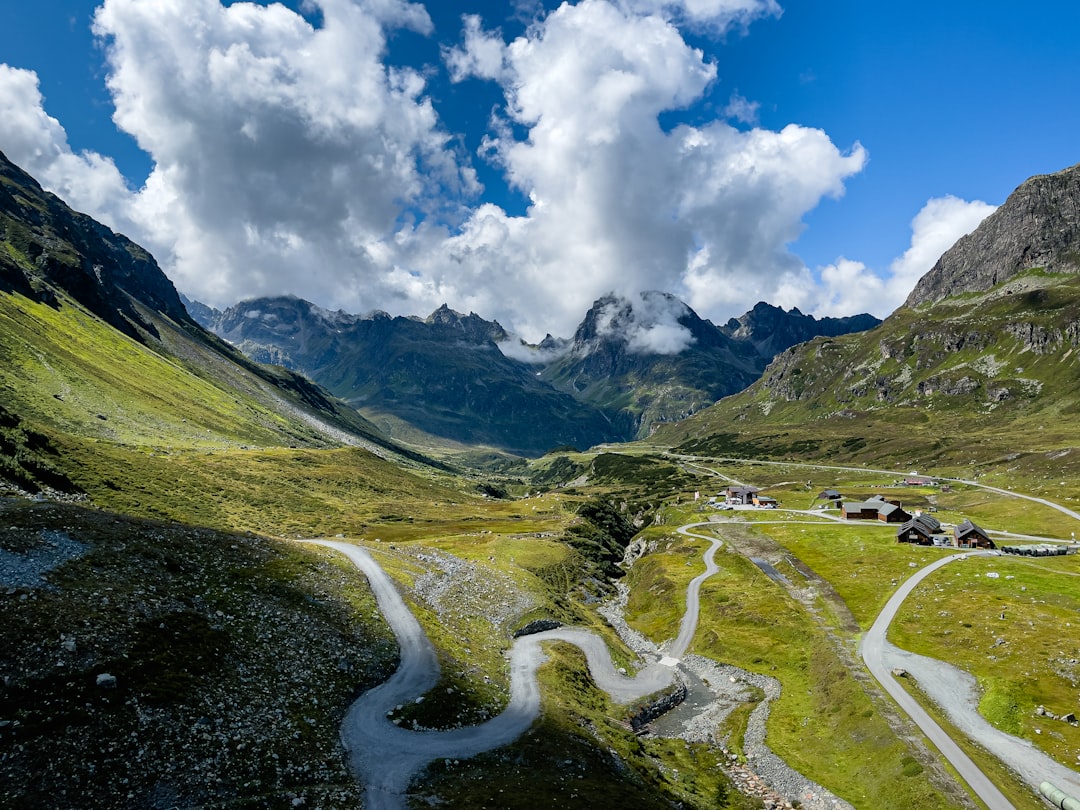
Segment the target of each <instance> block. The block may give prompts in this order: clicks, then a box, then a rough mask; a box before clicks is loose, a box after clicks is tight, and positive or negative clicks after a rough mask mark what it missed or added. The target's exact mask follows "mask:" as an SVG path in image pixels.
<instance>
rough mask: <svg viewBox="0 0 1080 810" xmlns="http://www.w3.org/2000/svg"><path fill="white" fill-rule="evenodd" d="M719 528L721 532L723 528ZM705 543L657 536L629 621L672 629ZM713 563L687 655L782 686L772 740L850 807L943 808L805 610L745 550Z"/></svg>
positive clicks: (653, 630)
mask: <svg viewBox="0 0 1080 810" xmlns="http://www.w3.org/2000/svg"><path fill="white" fill-rule="evenodd" d="M727 530H728V531H740V530H741V531H745V529H739V528H737V527H731V528H728V529H727ZM716 531H718V532H719V533H720V536H721V537H723V535H724V531H725V529H724V528H722V527H718V528H717V529H716ZM703 545H704V544H703V543H700V542H696V543H690V542H686V540H685V539H683V538H679V539H678V540H671V545H670V547H668V545H667V544H666V543H664V542H661V543H660V545H659V547H658V548H657V552H656V553H655V554H653V555H649V556H647V557H645V558H643V560H641V561H640V562H639V563H638V564H637V565H636V566H635V569H637V568H638V567H640V569H641V571H640V573H638V571H636V570H635V571H634V572H633V573H632V574H631V584H632V585H633V586H634V587H633V596H632V599H631V603H630V606H629V610H628V619H629V620H630V622H631V624H632V625H633V626H634V627H635V628H636V629H638V630H641V631H642V632H645V633H646V634H647V635H649V636H650V637H652V638H653V639H654V640H661V639H663V638H669V637H672V636H674V635H675V633H676V632H677V621H678V618H679V616H680V615H681V613H680V610H679V609H678V608H676V607H674V606H676V605H678V603H679V600H680V598H681V597H680V591H681V592H685V582H686V581H687V580H688V579H690V578H692V577H693V576H694V575H696V574H697V573H700V571H701V570H702V565H701V563H700V558H699V555H700V551H701V549H702V547H703ZM692 555H693V556H692ZM694 556H698V559H697V560H696V561H694V559H693V557H694ZM716 560H717V563H718V565H719V567H720V571H719V572H718V573H717V574H716V575H714V576H713V577H711V578H710V579H708V580H706V582H705V584H704V585H703V587H702V592H701V596H702V615H701V623H700V625H699V631H698V634H697V636H696V637H695V640H694V643H693V645H692V651H694V652H697V653H699V654H701V655H705V656H707V657H709V658H712V659H714V660H717V661H721V662H725V663H731V664H734V665H736V666H739V667H742V668H744V669H748V670H750V671H753V672H759V673H762V674H766V675H771V676H773V677H775V678H777V679H778V680H779V681H780V682H781V684H782V685H783V690H784V691H783V694H782V696H781V698H780V699H779V700H778V701H777V702H776V704H775V705H774V706H773V710H772V714H771V716H770V719H769V725H768V743H769V746H770V747H771V748H772V749H773V750H774V751H776V752H777V753H778V754H779V755H780V756H782V757H783V758H784V759H785V760H787V761H788V762H789V763H790V764H791V765H792V766H793V767H795V768H796V769H798V770H800V771H801V772H803V773H805V774H806V775H807V776H809V777H810V778H812V779H815V780H817V781H819V782H821V783H822V784H824V785H825V786H826V787H828V788H830V789H831V790H833V791H835V792H836V793H837V794H839V795H840V796H843V797H844V798H847V799H848V800H849V801H852V802H854V803H855V804H856V806H878V807H896V808H901V807H905V808H906V807H947V806H949V805H948V803H947V802H946V801H945V800H944V799H943V798H942V797H941V796H940V795H939V794H938V793H937V791H936V790H935V789H934V788H933V787H932V786H931V785H930V783H929V782H928V781H927V780H926V777H925V776H924V775H922V774H921V772H920V773H914V772H912V769H911V768H908V770H907V772H905V766H906V764H907V763H906V762H905V761H904V759H905V757H909V756H910V754H909V752H908V750H907V748H906V746H905V745H904V744H903V743H902V742H900V741H899V740H898V739H897V738H896V736H895V735H894V734H893V733H892V731H891V729H890V728H889V726H888V725H887V724H886V723H885V721H884V720H883V719H882V718H881V717H880V716H879V714H878V713H877V711H876V709H875V707H874V705H873V703H872V701H871V700H870V698H869V697H868V696H867V694H866V693H865V692H864V691H863V688H862V686H861V685H860V684H859V683H858V682H857V681H856V680H855V679H854V678H852V677H851V675H850V674H849V672H848V671H847V669H846V668H845V666H844V664H843V663H842V661H841V660H840V658H839V657H838V654H837V651H836V649H835V647H833V646H832V642H830V641H829V640H828V638H827V637H826V634H825V633H824V631H823V630H822V629H821V628H820V627H819V626H818V624H817V623H816V622H814V621H813V620H812V619H811V618H810V617H809V616H808V615H807V614H806V613H805V611H804V610H803V609H802V607H801V606H800V605H799V604H798V603H796V602H795V601H794V600H792V599H791V598H790V597H788V596H787V594H786V593H785V592H784V591H783V590H782V589H780V588H779V587H777V586H776V585H775V584H774V583H772V582H771V581H770V580H768V579H767V578H766V577H765V575H764V574H762V573H761V572H760V571H759V570H758V569H757V568H756V567H755V566H754V565H753V564H752V563H751V562H749V561H748V560H747V559H745V558H744V557H742V556H741V555H739V554H736V553H733V552H729V551H726V550H721V552H719V553H718V554H717V556H716ZM687 561H691V562H693V564H692V565H689V566H688V565H686V562H687ZM642 592H644V593H642ZM666 603H670V605H671V606H668V605H667V604H666ZM908 774H910V775H908Z"/></svg>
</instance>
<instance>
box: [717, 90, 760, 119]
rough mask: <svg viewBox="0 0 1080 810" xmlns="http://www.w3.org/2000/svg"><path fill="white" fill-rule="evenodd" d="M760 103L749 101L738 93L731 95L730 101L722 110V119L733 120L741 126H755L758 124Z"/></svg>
mask: <svg viewBox="0 0 1080 810" xmlns="http://www.w3.org/2000/svg"><path fill="white" fill-rule="evenodd" d="M760 108H761V102H758V101H750V100H749V99H747V98H745V97H744V96H743V95H742V94H740V93H732V94H731V99H730V100H729V101H728V104H727V106H726V107H725V108H724V117H725V118H730V119H734V120H735V121H739V122H741V123H743V124H756V123H757V122H758V110H759V109H760Z"/></svg>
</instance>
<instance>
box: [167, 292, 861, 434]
mask: <svg viewBox="0 0 1080 810" xmlns="http://www.w3.org/2000/svg"><path fill="white" fill-rule="evenodd" d="M185 300H186V299H185ZM187 304H188V308H189V311H190V312H191V313H192V315H193V317H195V318H196V319H197V320H199V322H200V323H201V324H202V325H203V326H205V327H206V328H207V329H209V330H211V331H212V332H214V333H215V334H216V335H218V336H220V337H222V338H224V339H225V340H227V341H229V342H230V343H232V344H233V345H235V346H236V347H237V348H238V349H240V350H241V351H243V352H244V353H246V354H247V355H248V356H249V357H251V358H252V359H253V360H257V361H259V362H263V363H273V364H278V365H282V366H285V367H287V368H289V369H292V370H294V371H297V372H300V373H302V374H304V375H306V376H307V377H309V378H311V379H312V380H314V381H315V382H317V383H318V384H320V385H322V386H324V387H325V388H327V389H328V390H329V391H331V392H332V393H334V394H335V395H336V396H338V397H341V398H342V399H344V400H345V401H347V402H348V403H349V404H350V405H352V406H354V407H356V408H357V409H358V410H360V412H361V413H363V414H364V415H365V416H366V417H367V418H369V419H371V420H372V421H373V422H375V423H377V424H379V425H380V426H381V427H382V428H383V429H384V430H387V431H391V432H395V433H403V435H404V436H406V437H412V438H415V437H416V435H417V433H416V432H417V431H420V432H422V433H423V434H425V436H424V438H425V439H426V440H428V441H432V440H435V441H439V440H441V441H446V440H450V441H452V442H457V443H460V444H467V445H486V446H490V447H494V448H498V449H500V450H504V451H508V452H512V453H519V454H522V455H539V454H542V453H544V452H545V451H547V450H550V449H552V448H553V447H556V446H560V445H574V446H578V447H589V446H592V445H594V444H598V443H601V442H616V441H625V440H628V439H632V438H635V437H642V436H645V435H648V433H649V432H650V431H651V430H652V429H653V428H654V427H655V425H656V424H658V423H662V422H669V421H674V420H676V419H680V418H683V417H685V416H687V415H689V414H691V413H694V412H695V411H698V410H700V409H701V408H703V407H706V406H708V405H710V404H712V403H713V402H715V401H716V400H718V399H720V398H721V397H723V396H726V395H728V394H732V393H735V392H736V391H739V390H742V389H743V388H745V387H746V386H747V385H749V384H750V383H751V382H753V381H754V380H755V379H757V378H758V377H759V376H760V374H761V372H762V370H764V368H765V366H766V365H767V364H768V362H769V361H771V360H772V358H773V357H774V356H775V354H776V353H777V352H778V351H782V350H783V349H786V348H788V347H789V346H792V345H794V344H795V343H799V342H801V341H804V340H808V339H810V338H811V337H814V336H816V335H840V334H846V333H848V332H852V331H856V330H862V329H867V328H870V327H872V326H875V325H876V324H878V323H879V322H880V321H878V319H876V318H874V317H873V316H871V315H865V314H864V315H857V316H854V317H850V318H822V319H816V318H814V317H813V316H810V315H804V314H803V313H801V312H799V310H797V309H793V310H791V311H790V312H785V311H784V310H783V309H781V308H779V307H774V306H770V305H768V304H765V303H760V304H758V305H757V306H756V307H755V308H754V309H753V310H751V311H750V312H748V313H746V314H745V315H743V316H742V317H741V318H739V319H731V320H730V321H729V322H728V323H727V324H725V325H723V326H716V325H714V324H713V323H712V322H711V321H708V320H704V319H702V318H700V317H699V316H698V315H697V314H696V313H695V312H694V311H693V310H692V309H691V308H690V307H688V306H687V305H686V304H684V303H683V302H681V301H679V300H678V299H676V298H675V297H674V296H671V295H667V294H664V293H659V292H647V293H642V294H641V295H640V296H638V297H637V300H630V299H627V298H618V297H616V296H614V295H608V296H605V297H603V298H600V299H599V300H597V301H596V302H595V303H594V304H593V306H592V307H591V308H590V310H589V311H588V313H586V315H585V317H584V319H583V321H582V323H581V325H580V326H579V327H578V329H577V331H576V332H575V334H574V336H573V338H572V339H570V340H559V339H556V338H553V337H551V336H550V335H549V336H548V337H547V338H546V339H545V340H544V341H543V342H542V343H541V344H539V345H537V346H530V345H527V344H524V343H523V342H522V341H521V340H520V339H517V338H514V337H513V336H512V335H510V334H509V333H507V331H506V330H505V329H503V327H502V326H501V325H500V324H499V323H498V322H497V321H487V320H484V319H483V318H481V317H480V316H478V315H476V314H475V313H469V314H468V315H463V314H461V313H458V312H455V311H453V310H451V309H449V308H448V307H447V306H446V305H443V306H442V307H440V308H439V309H437V310H436V311H435V312H433V313H432V314H431V315H430V316H428V317H427V318H425V319H420V318H416V317H400V316H399V317H391V316H389V315H387V314H386V313H384V312H375V313H372V314H369V315H364V316H359V315H351V314H348V313H345V312H341V311H334V312H331V311H328V310H325V309H322V308H321V307H318V306H317V305H315V304H312V303H311V302H308V301H304V300H302V299H298V298H294V297H274V298H259V299H253V300H248V301H244V302H241V303H239V304H237V305H235V306H232V307H229V308H228V309H226V310H224V311H218V310H215V309H212V308H210V307H207V306H205V305H203V304H201V303H199V302H196V301H187ZM403 431H404V432H403Z"/></svg>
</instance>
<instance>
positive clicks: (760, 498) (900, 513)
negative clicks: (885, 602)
mask: <svg viewBox="0 0 1080 810" xmlns="http://www.w3.org/2000/svg"><path fill="white" fill-rule="evenodd" d="M900 483H902V484H904V485H906V486H927V485H936V484H935V482H934V481H933V480H932V479H929V478H917V477H912V478H906V479H904V481H903V482H899V481H898V482H897V484H900ZM942 489H944V487H942ZM721 498H722V499H723V501H722V503H721V502H720V499H721ZM818 500H821V501H825V505H823V506H820V507H818V508H820V509H824V508H826V506H827V505H829V504H831V505H833V506H835V507H837V508H838V509H839V510H840V517H841V518H842V519H843V520H874V521H879V522H881V523H892V524H896V527H897V528H896V542H898V543H913V544H915V545H920V546H953V547H955V548H972V549H996V548H997V545H996V544H995V543H994V541H993V540H991V539H990V535H989V534H987V532H986V531H985V530H984V529H983V528H981V527H980V526H977V525H976V524H975V523H973V522H972V521H970V520H964V521H963V522H961V523H958V524H957V525H955V526H953V527H952V528H951V529H949V530H946V529H945V528H944V527H943V526H942V525H941V521H939V520H938V519H937V518H935V517H934V516H933V515H930V514H926V513H924V512H922V511H921V510H915V511H914V512H908V511H906V510H905V509H904V505H903V503H902V502H901V501H899V500H896V499H892V498H886V497H885V496H884V495H874V496H873V497H871V498H868V499H866V500H863V501H854V500H845V499H844V496H843V495H842V494H841V493H840V491H839V490H836V489H826V490H825V491H824V492H821V493H820V494H819V495H818ZM709 503H711V504H714V505H718V506H719V508H721V509H730V508H732V507H735V506H756V507H759V508H762V509H775V508H776V507H777V506H778V505H779V502H778V501H777V500H776V499H775V498H772V497H770V496H768V495H763V494H762V493H761V490H759V489H758V488H757V487H751V486H744V485H742V484H733V485H731V486H729V487H728V488H727V489H726V490H724V491H723V492H722V493H720V494H719V495H717V497H716V498H710V499H709ZM931 511H934V508H933V507H931ZM1041 548H1042V547H1040V549H1041ZM1061 548H1062V549H1067V550H1057V549H1056V548H1055V547H1053V546H1048V547H1047V548H1046V550H1040V551H1039V552H1035V551H1033V550H1032V549H1033V547H1030V546H1022V547H1016V548H1013V547H1005V548H1003V549H1002V551H1004V552H1005V553H1010V554H1028V555H1032V556H1045V555H1050V554H1065V553H1076V551H1077V550H1078V547H1074V546H1069V547H1064V546H1063V547H1061Z"/></svg>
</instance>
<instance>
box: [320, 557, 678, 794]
mask: <svg viewBox="0 0 1080 810" xmlns="http://www.w3.org/2000/svg"><path fill="white" fill-rule="evenodd" d="M311 542H314V543H317V544H319V545H322V546H327V547H328V548H333V549H336V550H337V551H340V552H341V553H342V554H344V555H345V556H346V557H348V558H349V559H350V560H351V561H352V562H353V564H355V565H356V566H357V567H358V568H359V569H360V570H361V571H363V572H364V574H365V575H366V576H367V578H368V581H369V582H370V583H371V588H372V590H373V591H374V593H375V598H376V600H377V601H378V604H379V609H380V610H381V611H382V613H383V616H385V618H386V620H387V622H388V623H389V624H390V627H391V629H392V630H393V632H394V635H395V636H396V637H397V640H398V644H399V645H400V647H401V664H400V665H399V667H398V669H397V671H396V672H395V673H394V674H393V675H392V676H391V677H390V679H389V680H387V681H386V682H384V683H382V684H380V685H379V686H377V687H375V688H374V689H371V690H369V691H367V692H365V693H364V694H363V695H361V697H360V698H359V699H357V700H356V702H354V703H353V705H352V706H351V707H350V708H349V711H348V713H347V714H346V716H345V720H344V722H343V723H342V729H341V738H342V742H343V743H344V745H345V749H346V750H347V751H348V753H349V761H350V765H351V766H352V769H353V771H354V772H355V773H356V774H357V776H358V777H359V778H360V780H361V782H362V783H363V784H364V786H365V795H364V807H365V808H368V810H376V809H379V810H392V809H395V808H403V807H404V806H405V791H406V790H407V788H408V786H409V782H410V781H411V780H412V778H413V776H414V775H415V774H416V773H417V772H418V771H419V770H420V769H421V768H423V767H424V765H426V764H427V763H429V762H431V761H433V760H436V759H465V758H468V757H472V756H475V755H476V754H479V753H482V752H484V751H489V750H491V749H492V748H498V747H500V746H503V745H507V744H509V743H511V742H513V741H514V740H516V739H517V738H518V737H519V736H521V734H522V733H524V732H525V731H526V730H527V729H528V728H529V726H531V725H532V723H533V721H534V720H535V719H536V718H537V716H538V715H539V714H540V692H539V687H538V684H537V680H536V670H537V669H538V668H539V667H540V665H541V664H543V663H544V661H545V660H546V657H545V655H544V652H543V650H542V648H541V644H542V643H543V642H545V641H556V640H557V641H567V642H569V643H571V644H575V645H577V646H578V647H580V648H581V649H582V651H583V652H584V653H585V657H586V660H587V661H588V664H589V670H590V672H591V673H592V676H593V679H594V680H595V682H596V684H597V685H598V686H599V687H600V688H601V689H604V690H606V691H607V692H608V693H609V694H610V695H611V696H612V698H613V699H614V700H615V701H617V702H620V703H628V702H630V701H633V700H637V699H638V698H641V697H644V696H645V695H649V694H652V693H653V692H656V691H659V690H660V689H663V688H665V687H666V686H668V685H670V684H671V683H672V681H673V679H674V670H673V668H672V667H671V666H668V665H665V664H661V663H660V662H659V661H654V662H653V663H650V664H649V665H648V666H646V667H645V668H644V669H643V670H641V671H640V672H639V673H638V674H637V675H636V676H635V677H634V678H628V677H626V676H625V675H622V674H620V673H619V672H618V671H617V670H616V668H615V665H614V664H613V663H612V660H611V655H610V653H609V652H608V649H607V645H605V644H604V642H603V641H602V640H601V639H600V638H599V637H597V636H595V635H593V634H592V633H590V632H588V631H586V630H580V629H575V628H559V629H557V630H549V631H546V632H543V633H536V634H534V635H530V636H523V637H521V638H519V639H518V640H517V641H515V642H514V646H513V648H512V649H511V653H510V701H509V703H508V704H507V707H506V709H505V710H504V711H503V712H502V714H500V715H499V716H498V717H495V718H493V719H492V720H489V721H488V722H486V723H482V724H480V725H477V726H472V727H469V728H461V729H453V730H450V731H411V730H406V729H403V728H399V727H398V726H396V725H394V724H393V723H392V722H390V721H389V720H387V714H388V713H389V712H391V710H392V709H394V708H395V707H396V706H397V705H399V704H401V703H405V702H408V701H412V700H415V699H416V697H417V696H419V695H422V694H424V693H425V692H427V691H428V690H429V689H431V688H432V687H433V686H434V685H435V684H436V683H437V682H438V679H439V663H438V659H437V658H436V655H435V649H434V647H432V645H431V642H430V641H429V640H428V638H427V636H426V635H425V634H424V632H423V630H422V629H421V627H420V624H419V622H417V620H416V618H415V617H414V616H413V614H412V612H411V611H410V610H409V609H408V607H407V606H406V605H405V603H404V601H403V600H402V599H401V596H400V595H399V594H398V592H397V589H396V588H395V587H394V584H393V582H392V581H391V580H390V578H389V576H387V574H386V573H385V572H384V571H383V570H382V568H380V567H379V565H378V564H377V563H376V562H375V561H374V560H373V559H372V558H371V557H370V556H369V555H368V554H367V552H366V551H364V550H363V549H362V548H359V547H358V546H354V545H350V544H349V543H342V542H336V541H331V540H318V541H311Z"/></svg>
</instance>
